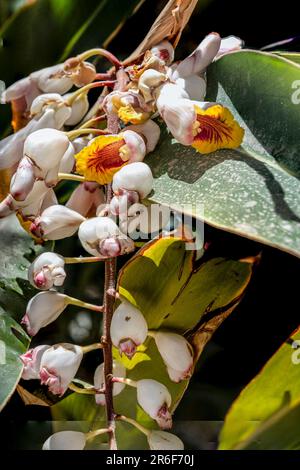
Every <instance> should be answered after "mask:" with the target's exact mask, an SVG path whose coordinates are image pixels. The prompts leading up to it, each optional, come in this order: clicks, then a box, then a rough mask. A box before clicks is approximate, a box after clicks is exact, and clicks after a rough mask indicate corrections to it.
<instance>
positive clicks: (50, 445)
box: [43, 431, 86, 450]
mask: <svg viewBox="0 0 300 470" xmlns="http://www.w3.org/2000/svg"><path fill="white" fill-rule="evenodd" d="M85 444H86V435H85V434H84V433H83V432H79V431H60V432H56V433H55V434H52V435H51V436H50V437H48V439H47V440H46V441H45V442H44V444H43V450H83V449H84V446H85Z"/></svg>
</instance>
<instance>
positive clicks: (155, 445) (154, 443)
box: [148, 431, 184, 450]
mask: <svg viewBox="0 0 300 470" xmlns="http://www.w3.org/2000/svg"><path fill="white" fill-rule="evenodd" d="M148 443H149V447H150V449H151V450H183V449H184V445H183V442H182V441H181V439H179V437H177V436H175V434H171V433H170V432H164V431H151V432H150V434H149V436H148Z"/></svg>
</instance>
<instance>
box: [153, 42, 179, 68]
mask: <svg viewBox="0 0 300 470" xmlns="http://www.w3.org/2000/svg"><path fill="white" fill-rule="evenodd" d="M151 52H152V54H154V55H155V56H156V57H158V58H159V59H160V60H162V61H163V62H164V63H165V64H166V65H170V64H171V63H172V62H173V60H174V47H173V46H172V44H171V43H170V42H169V41H162V42H160V43H159V44H157V45H156V46H154V47H152V48H151Z"/></svg>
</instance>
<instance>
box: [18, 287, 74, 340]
mask: <svg viewBox="0 0 300 470" xmlns="http://www.w3.org/2000/svg"><path fill="white" fill-rule="evenodd" d="M67 299H68V298H67V296H65V295H63V294H59V293H58V292H56V291H49V292H40V293H38V294H37V295H35V296H34V297H32V299H31V300H30V301H29V302H28V304H27V308H26V314H25V315H24V317H23V319H22V324H24V325H25V326H26V329H27V332H28V334H29V335H31V336H34V335H36V334H37V333H38V331H39V330H40V328H43V327H45V326H47V325H49V323H52V322H53V321H54V320H56V319H57V318H58V317H59V315H60V314H61V313H62V312H63V311H64V309H65V308H66V306H67V305H68V301H67Z"/></svg>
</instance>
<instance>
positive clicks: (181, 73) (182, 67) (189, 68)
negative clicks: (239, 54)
mask: <svg viewBox="0 0 300 470" xmlns="http://www.w3.org/2000/svg"><path fill="white" fill-rule="evenodd" d="M220 45H221V38H220V36H219V34H217V33H210V34H208V36H206V37H205V38H204V39H203V41H201V43H200V44H199V46H198V47H197V48H196V49H195V50H194V52H192V53H191V54H190V55H189V56H188V57H187V58H186V59H184V60H183V61H182V62H180V64H179V65H178V66H177V67H176V69H175V70H174V72H173V74H172V79H173V80H176V79H177V78H186V77H189V76H190V75H195V74H198V73H200V72H203V71H205V69H206V68H207V67H208V65H209V64H210V63H211V62H212V61H213V59H214V58H215V56H216V55H217V53H218V51H219V49H220Z"/></svg>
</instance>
